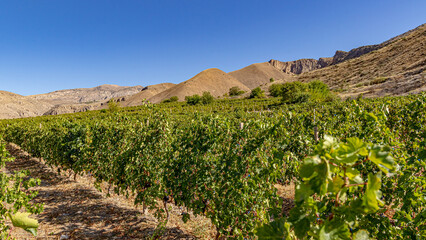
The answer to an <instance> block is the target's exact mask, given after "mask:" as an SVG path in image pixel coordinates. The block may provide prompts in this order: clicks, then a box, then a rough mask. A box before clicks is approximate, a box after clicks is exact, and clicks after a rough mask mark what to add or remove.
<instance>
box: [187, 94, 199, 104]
mask: <svg viewBox="0 0 426 240" xmlns="http://www.w3.org/2000/svg"><path fill="white" fill-rule="evenodd" d="M185 101H186V103H187V104H189V105H196V104H198V103H200V101H201V97H200V95H198V94H194V95H192V96H186V97H185Z"/></svg>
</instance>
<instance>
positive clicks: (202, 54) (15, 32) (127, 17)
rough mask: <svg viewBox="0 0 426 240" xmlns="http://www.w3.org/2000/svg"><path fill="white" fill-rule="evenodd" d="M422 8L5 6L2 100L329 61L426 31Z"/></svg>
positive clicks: (374, 4)
mask: <svg viewBox="0 0 426 240" xmlns="http://www.w3.org/2000/svg"><path fill="white" fill-rule="evenodd" d="M425 12H426V1H424V0H404V1H400V0H398V1H397V0H374V1H372V0H369V1H365V0H358V1H346V0H344V1H343V0H338V1H337V0H336V1H331V0H322V1H314V0H311V1H305V0H293V1H285V0H210V1H208V0H37V1H35V0H19V1H15V0H0V90H6V91H11V92H15V93H18V94H22V95H30V94H39V93H46V92H51V91H55V90H59V89H68V88H79V87H94V86H97V85H101V84H118V85H122V86H134V85H142V86H147V85H151V84H156V83H161V82H173V83H179V82H182V81H185V80H187V79H189V78H191V77H192V76H194V75H195V74H197V73H199V72H200V71H202V70H204V69H207V68H213V67H216V68H220V69H222V70H223V71H225V72H229V71H233V70H237V69H239V68H242V67H245V66H247V65H250V64H252V63H256V62H265V61H268V60H269V59H278V60H281V61H289V60H296V59H299V58H319V57H328V56H332V55H333V54H334V52H335V51H336V50H350V49H351V48H354V47H358V46H361V45H367V44H375V43H380V42H383V41H385V40H387V39H389V38H391V37H394V36H396V35H398V34H401V33H403V32H405V31H408V30H410V29H412V28H415V27H417V26H418V25H421V24H423V23H425V22H426V14H425Z"/></svg>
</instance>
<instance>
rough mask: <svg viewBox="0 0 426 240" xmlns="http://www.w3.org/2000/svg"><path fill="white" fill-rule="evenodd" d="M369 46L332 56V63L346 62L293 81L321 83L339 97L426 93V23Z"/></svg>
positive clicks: (312, 72)
mask: <svg viewBox="0 0 426 240" xmlns="http://www.w3.org/2000/svg"><path fill="white" fill-rule="evenodd" d="M373 46H375V47H373V48H369V47H368V46H367V47H361V48H357V50H356V51H353V50H351V51H350V52H349V53H347V54H342V55H340V56H339V57H336V56H335V57H334V59H333V61H340V60H336V59H346V60H344V61H342V62H340V63H338V64H332V65H330V66H328V67H325V68H321V69H317V70H314V71H311V72H306V73H303V74H301V75H299V76H297V79H299V80H301V81H311V80H314V79H319V80H322V81H324V82H325V83H327V84H328V85H329V86H331V88H332V89H334V90H335V91H338V92H339V93H340V95H341V96H343V97H348V96H349V97H350V96H356V95H358V94H360V93H363V94H364V96H367V97H373V96H385V95H401V94H408V93H416V92H420V91H425V90H426V73H425V69H426V24H423V25H421V26H419V27H418V28H416V29H414V30H412V31H409V32H407V33H405V34H403V35H400V36H398V37H396V38H393V39H391V40H388V41H386V42H384V43H383V44H381V45H380V48H377V46H376V45H373ZM371 49H376V50H373V51H370V50H371ZM351 52H352V53H351ZM365 52H368V53H365ZM361 53H364V54H361ZM358 55H360V56H358ZM350 56H358V57H353V58H350Z"/></svg>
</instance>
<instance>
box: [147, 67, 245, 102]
mask: <svg viewBox="0 0 426 240" xmlns="http://www.w3.org/2000/svg"><path fill="white" fill-rule="evenodd" d="M235 86H236V87H239V88H240V89H241V90H244V91H250V89H249V88H248V87H246V86H245V85H244V84H242V83H241V82H240V81H238V80H237V79H236V78H234V77H232V76H231V75H229V74H227V73H225V72H224V71H222V70H219V69H217V68H211V69H207V70H204V71H202V72H201V73H199V74H197V75H196V76H195V77H193V78H191V79H189V80H187V81H185V82H182V83H179V84H178V85H176V86H174V87H171V88H169V89H167V90H166V91H164V92H161V93H159V94H156V95H155V96H153V97H151V98H149V99H148V100H149V101H150V102H152V103H159V102H161V101H162V100H164V99H168V98H170V97H173V96H177V97H178V98H179V101H183V100H184V99H185V96H191V95H194V94H199V95H201V94H202V93H203V92H204V91H208V92H210V93H211V94H212V95H213V96H215V97H220V96H223V94H225V93H228V92H229V89H230V88H231V87H235Z"/></svg>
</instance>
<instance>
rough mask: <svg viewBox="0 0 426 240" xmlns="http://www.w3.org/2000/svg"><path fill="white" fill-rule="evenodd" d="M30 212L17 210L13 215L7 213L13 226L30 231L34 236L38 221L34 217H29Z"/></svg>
mask: <svg viewBox="0 0 426 240" xmlns="http://www.w3.org/2000/svg"><path fill="white" fill-rule="evenodd" d="M30 215H31V213H28V212H17V213H16V214H15V215H11V214H9V218H10V220H11V221H12V224H13V226H15V227H19V228H22V229H24V230H25V231H27V232H30V233H31V234H33V235H34V236H37V228H38V221H37V220H36V219H32V218H29V217H28V216H30Z"/></svg>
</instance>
